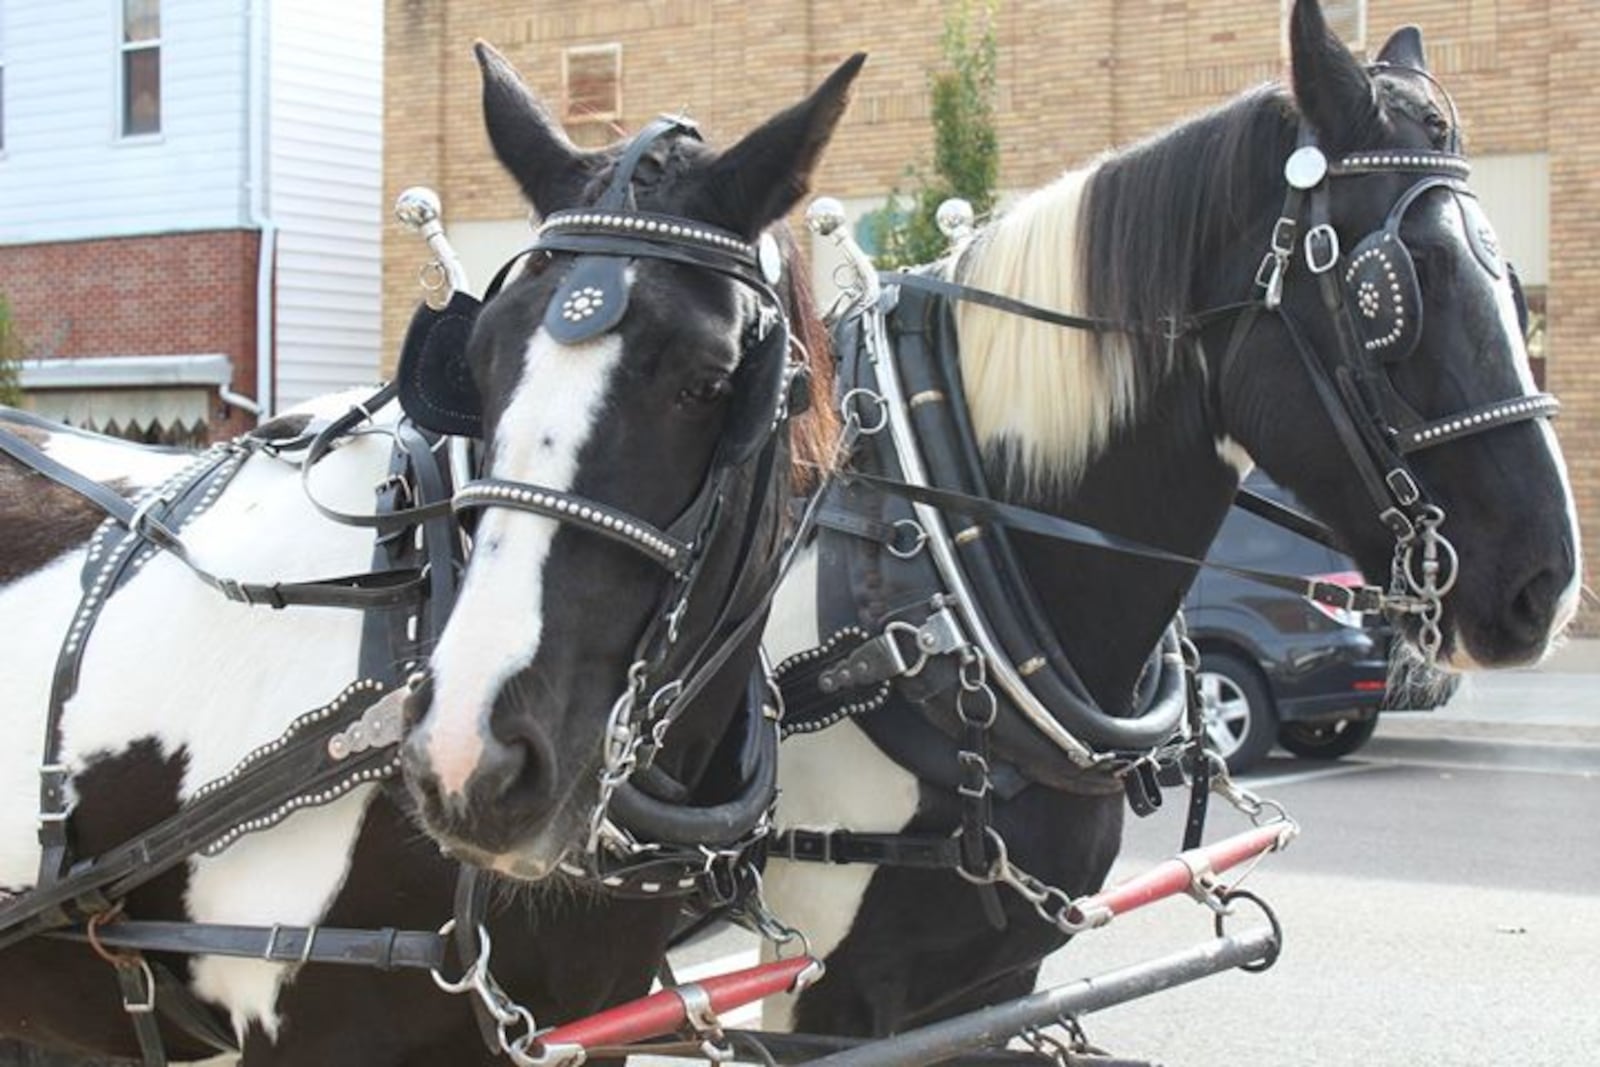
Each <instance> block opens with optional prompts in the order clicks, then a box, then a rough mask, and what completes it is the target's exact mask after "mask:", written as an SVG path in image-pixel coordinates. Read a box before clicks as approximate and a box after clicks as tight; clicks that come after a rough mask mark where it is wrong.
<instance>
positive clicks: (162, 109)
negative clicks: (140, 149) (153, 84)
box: [111, 0, 167, 144]
mask: <svg viewBox="0 0 1600 1067" xmlns="http://www.w3.org/2000/svg"><path fill="white" fill-rule="evenodd" d="M155 3H156V20H157V22H158V23H159V22H161V21H162V20H161V15H162V11H161V0H155ZM113 14H114V15H115V18H116V24H115V27H114V29H115V33H116V37H115V40H116V43H117V63H116V70H115V71H114V72H113V73H112V75H111V77H112V80H113V81H114V82H115V84H116V92H115V93H114V94H113V96H114V97H115V100H116V111H115V112H114V113H113V114H112V116H111V128H112V130H113V132H114V133H115V137H114V140H115V141H116V143H117V144H150V143H152V142H157V141H160V140H161V139H162V138H163V136H164V135H165V133H166V129H167V126H166V110H167V109H166V106H165V105H166V99H165V97H166V84H167V80H166V78H165V77H161V78H160V86H161V90H160V92H159V93H158V95H157V97H156V103H157V107H158V108H159V112H158V118H157V120H156V128H155V129H154V130H152V131H150V132H148V133H128V132H127V131H126V130H125V129H123V122H122V120H123V116H124V115H125V114H126V112H127V93H128V80H127V65H126V60H127V55H128V53H129V52H143V51H150V50H154V51H155V53H156V69H157V71H158V76H159V74H161V73H164V72H163V71H161V66H162V63H161V53H162V36H161V31H160V30H157V31H156V35H155V36H154V37H147V38H145V39H143V40H140V41H126V40H123V26H124V25H125V24H126V22H127V18H128V0H117V2H116V4H114V5H113Z"/></svg>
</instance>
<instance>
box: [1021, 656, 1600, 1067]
mask: <svg viewBox="0 0 1600 1067" xmlns="http://www.w3.org/2000/svg"><path fill="white" fill-rule="evenodd" d="M1245 784H1246V785H1248V786H1249V787H1250V788H1252V789H1254V790H1257V791H1259V792H1260V793H1262V794H1263V795H1267V796H1271V797H1274V798H1275V799H1277V800H1279V801H1281V802H1282V803H1283V804H1284V805H1285V806H1286V807H1287V808H1288V809H1289V810H1290V811H1291V812H1292V813H1293V814H1294V816H1295V817H1296V818H1297V819H1298V820H1299V822H1300V823H1301V825H1302V827H1303V833H1302V834H1301V836H1300V838H1299V839H1298V840H1297V841H1296V842H1295V843H1294V844H1293V846H1292V847H1291V848H1289V849H1288V850H1287V851H1285V852H1284V853H1282V854H1281V855H1277V856H1273V857H1270V858H1269V860H1268V861H1267V862H1266V863H1264V864H1263V865H1262V866H1261V867H1260V868H1259V869H1258V870H1256V871H1255V872H1254V873H1253V874H1252V875H1251V876H1250V878H1249V879H1248V881H1247V882H1246V885H1247V887H1248V888H1250V889H1253V890H1255V891H1256V892H1258V893H1260V894H1262V895H1263V896H1264V897H1266V898H1267V899H1268V900H1269V901H1270V902H1271V903H1272V905H1273V906H1274V907H1275V908H1276V910H1277V912H1278V914H1279V916H1280V917H1281V919H1282V921H1283V924H1284V928H1285V947H1284V952H1283V956H1282V958H1281V959H1280V961H1279V963H1278V964H1277V966H1276V967H1274V968H1273V969H1272V970H1270V971H1268V972H1267V973H1265V974H1261V975H1249V974H1242V973H1230V974H1225V975H1219V976H1216V977H1212V978H1208V979H1204V980H1202V981H1201V982H1199V983H1197V984H1195V985H1193V986H1188V987H1185V988H1182V989H1176V990H1170V991H1167V992H1164V993H1160V994H1157V995H1155V996H1153V997H1150V998H1148V999H1147V1000H1145V1001H1141V1002H1136V1003H1134V1004H1130V1005H1125V1006H1122V1007H1118V1008H1114V1009H1110V1010H1108V1011H1106V1012H1104V1013H1102V1014H1097V1015H1095V1016H1093V1017H1091V1018H1090V1019H1088V1020H1086V1022H1087V1023H1088V1030H1089V1034H1090V1036H1091V1037H1092V1038H1093V1039H1094V1040H1096V1041H1098V1042H1099V1043H1101V1044H1102V1045H1104V1046H1105V1047H1107V1048H1108V1049H1110V1050H1112V1051H1114V1052H1116V1053H1118V1054H1120V1055H1125V1056H1143V1057H1147V1058H1150V1059H1152V1060H1155V1061H1157V1062H1161V1063H1165V1064H1168V1065H1170V1067H1211V1065H1216V1067H1284V1065H1295V1067H1301V1065H1304V1067H1315V1065H1324V1064H1327V1065H1335V1064H1337V1065H1354V1064H1363V1065H1365V1064H1394V1065H1397V1067H1399V1065H1407V1067H1409V1065H1413V1064H1428V1065H1441V1067H1447V1065H1457V1064H1460V1065H1463V1067H1465V1065H1469V1064H1470V1065H1474V1067H1477V1065H1481V1064H1517V1065H1545V1064H1549V1065H1555V1064H1562V1065H1568V1064H1590V1063H1596V1062H1600V981H1597V978H1596V974H1595V961H1596V960H1600V642H1596V641H1584V642H1573V644H1572V645H1570V646H1569V647H1568V648H1567V649H1564V650H1563V651H1562V652H1561V653H1559V654H1558V655H1557V656H1555V657H1553V658H1552V659H1551V660H1550V661H1549V662H1547V663H1546V664H1544V665H1542V666H1541V667H1539V668H1536V669H1531V670H1526V671H1510V672H1504V673H1498V674H1489V675H1481V676H1477V677H1474V678H1472V679H1469V682H1468V685H1467V686H1465V687H1464V689H1463V691H1462V692H1460V693H1458V694H1457V696H1456V698H1455V699H1454V700H1452V702H1451V703H1450V704H1449V705H1447V706H1446V707H1445V708H1442V709H1439V710H1437V711H1434V712H1431V713H1417V714H1396V715H1391V716H1386V717H1385V718H1384V719H1383V720H1381V721H1380V725H1379V729H1378V732H1377V734H1376V735H1375V737H1374V738H1373V740H1372V741H1371V742H1370V743H1369V744H1368V745H1367V746H1366V747H1365V748H1363V749H1362V750H1361V751H1360V752H1358V753H1356V754H1355V755H1354V756H1352V757H1349V758H1347V759H1345V760H1341V761H1338V762H1334V763H1329V764H1321V765H1318V764H1310V763H1307V762H1305V761H1297V760H1292V759H1289V758H1287V757H1281V756H1280V757H1274V758H1272V759H1270V760H1269V761H1267V763H1266V764H1265V765H1264V766H1263V767H1262V768H1261V769H1260V771H1259V772H1258V773H1256V774H1254V775H1252V776H1249V777H1248V778H1247V779H1245ZM1213 825H1214V831H1215V833H1216V834H1218V835H1220V834H1223V833H1226V832H1228V831H1229V830H1230V829H1231V828H1233V827H1235V826H1237V825H1239V823H1238V821H1237V820H1236V819H1230V817H1229V813H1225V812H1222V813H1219V814H1218V816H1217V817H1216V818H1215V819H1214V822H1213ZM1179 833H1180V826H1179V824H1178V820H1177V813H1176V812H1171V811H1168V812H1163V813H1161V814H1160V815H1158V816H1155V817H1153V818H1152V819H1149V820H1144V821H1140V822H1138V823H1136V824H1134V825H1130V827H1129V830H1128V834H1127V836H1126V839H1125V846H1124V852H1123V857H1122V859H1121V860H1120V861H1119V863H1118V867H1117V869H1116V871H1114V872H1113V876H1112V877H1113V880H1115V879H1118V878H1122V877H1126V876H1127V875H1129V874H1131V873H1133V872H1135V871H1137V870H1139V869H1141V868H1142V867H1144V866H1146V865H1148V864H1149V863H1151V862H1153V861H1155V860H1158V859H1160V858H1162V857H1164V856H1166V855H1169V854H1170V853H1171V852H1172V851H1173V848H1174V847H1175V846H1174V842H1176V840H1177V838H1178V836H1179ZM1208 932H1209V918H1208V917H1207V916H1206V914H1205V913H1204V912H1203V911H1201V909H1200V908H1199V907H1198V906H1196V905H1194V904H1192V903H1190V902H1188V901H1184V900H1175V901H1169V902H1166V903H1163V904H1160V905H1155V906H1152V907H1151V908H1149V909H1147V910H1146V911H1142V912H1137V913H1134V914H1131V915H1127V916H1124V917H1122V918H1119V919H1118V920H1117V921H1116V922H1115V923H1113V924H1112V926H1110V927H1108V928H1107V929H1105V930H1103V931H1097V932H1094V933H1091V934H1088V935H1084V936H1083V937H1081V938H1079V939H1078V941H1077V942H1075V943H1074V944H1072V945H1070V946H1068V947H1067V948H1066V949H1064V950H1063V951H1061V952H1059V953H1057V954H1056V955H1055V956H1053V957H1051V959H1050V960H1049V961H1047V964H1046V968H1045V972H1044V975H1043V981H1044V983H1046V984H1048V983H1052V982H1061V981H1066V980H1069V979H1071V978H1076V977H1080V976H1082V975H1085V974H1093V973H1096V972H1101V971H1104V970H1106V969H1109V968H1111V967H1116V966H1121V965H1124V964H1127V963H1131V962H1134V961H1137V960H1140V959H1146V958H1151V957H1155V956H1159V955H1163V954H1165V953H1168V952H1171V951H1173V950H1175V949H1178V948H1181V947H1183V946H1185V945H1188V944H1193V943H1196V942H1198V941H1200V940H1203V939H1204V938H1205V937H1206V935H1207V934H1208Z"/></svg>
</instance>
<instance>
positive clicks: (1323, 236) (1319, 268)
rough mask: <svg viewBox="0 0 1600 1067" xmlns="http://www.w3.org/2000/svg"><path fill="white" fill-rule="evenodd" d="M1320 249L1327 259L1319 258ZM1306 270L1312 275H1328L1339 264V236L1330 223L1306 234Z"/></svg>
mask: <svg viewBox="0 0 1600 1067" xmlns="http://www.w3.org/2000/svg"><path fill="white" fill-rule="evenodd" d="M1318 248H1321V249H1322V255H1323V256H1325V257H1326V258H1320V259H1319V258H1318V251H1317V250H1318ZM1305 249H1306V269H1307V270H1309V271H1311V273H1312V274H1326V273H1328V271H1330V270H1332V269H1333V268H1334V266H1335V265H1337V264H1338V262H1339V256H1340V248H1339V235H1338V233H1336V232H1335V231H1334V228H1333V227H1332V226H1330V225H1329V224H1328V223H1326V222H1324V223H1320V224H1319V225H1316V226H1313V227H1311V229H1310V230H1309V231H1308V232H1307V233H1306V243H1305Z"/></svg>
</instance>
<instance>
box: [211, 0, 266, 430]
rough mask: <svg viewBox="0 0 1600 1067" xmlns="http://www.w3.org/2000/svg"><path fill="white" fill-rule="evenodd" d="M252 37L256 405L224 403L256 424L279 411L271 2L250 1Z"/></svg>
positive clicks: (249, 95)
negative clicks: (270, 169) (270, 133)
mask: <svg viewBox="0 0 1600 1067" xmlns="http://www.w3.org/2000/svg"><path fill="white" fill-rule="evenodd" d="M245 17H246V18H247V19H248V20H249V33H248V35H247V52H246V57H245V79H246V81H245V109H246V129H247V130H248V138H249V143H248V151H249V154H250V163H249V176H248V177H247V178H246V182H247V188H248V191H249V197H248V201H247V208H246V209H247V211H248V214H249V224H250V226H251V227H253V228H254V229H256V230H258V231H259V232H260V234H261V243H260V247H259V248H258V249H257V252H256V397H255V401H254V402H253V403H245V402H243V401H244V400H245V398H243V397H240V396H239V395H238V394H237V393H233V392H232V391H231V390H229V391H228V392H227V393H224V394H223V395H224V399H229V398H230V397H232V398H233V399H231V400H229V402H230V403H235V404H238V405H239V406H240V407H243V408H245V410H247V411H250V412H251V413H252V414H254V415H255V417H256V421H257V422H260V421H261V420H262V419H264V418H267V417H269V416H271V415H272V414H273V413H274V412H275V411H276V410H277V394H276V372H277V363H278V355H277V351H276V349H275V348H274V344H273V326H274V318H275V317H276V310H277V309H276V306H275V300H274V296H273V275H274V270H273V267H274V263H275V262H276V259H277V250H278V227H277V224H276V223H274V222H273V221H272V217H271V216H270V215H269V214H268V213H267V122H268V112H267V94H268V91H269V90H270V87H271V80H270V77H269V74H268V70H267V30H268V24H267V20H268V19H269V18H270V17H271V11H270V5H269V2H268V0H251V2H250V4H249V7H248V10H247V14H246V16H245Z"/></svg>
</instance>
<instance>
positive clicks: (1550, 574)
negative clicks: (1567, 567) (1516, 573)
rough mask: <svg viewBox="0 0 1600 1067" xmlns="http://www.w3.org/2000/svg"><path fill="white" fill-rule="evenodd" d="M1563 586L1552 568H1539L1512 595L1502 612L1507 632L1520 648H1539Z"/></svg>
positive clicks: (1546, 633) (1548, 627) (1552, 617)
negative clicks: (1517, 642) (1534, 646)
mask: <svg viewBox="0 0 1600 1067" xmlns="http://www.w3.org/2000/svg"><path fill="white" fill-rule="evenodd" d="M1566 584H1567V582H1566V578H1565V577H1564V576H1563V575H1562V574H1561V573H1560V572H1559V571H1558V570H1557V569H1556V568H1555V567H1542V568H1540V569H1539V570H1538V571H1537V572H1536V573H1535V574H1534V575H1533V577H1531V578H1529V579H1528V580H1527V581H1526V582H1524V583H1522V585H1521V586H1520V587H1518V588H1517V589H1516V590H1515V591H1514V592H1513V593H1512V595H1511V600H1510V602H1509V603H1508V604H1507V606H1506V612H1505V626H1506V629H1507V631H1508V632H1509V633H1510V634H1511V635H1513V636H1514V637H1515V638H1516V639H1517V640H1519V641H1521V642H1522V643H1524V644H1528V645H1534V644H1542V643H1543V642H1544V640H1545V639H1546V637H1547V636H1548V633H1549V630H1550V624H1551V622H1552V621H1553V620H1554V618H1555V613H1556V608H1557V606H1558V604H1557V602H1558V601H1559V600H1560V598H1561V591H1562V590H1563V589H1565V588H1566Z"/></svg>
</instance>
